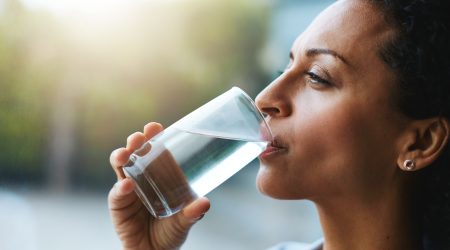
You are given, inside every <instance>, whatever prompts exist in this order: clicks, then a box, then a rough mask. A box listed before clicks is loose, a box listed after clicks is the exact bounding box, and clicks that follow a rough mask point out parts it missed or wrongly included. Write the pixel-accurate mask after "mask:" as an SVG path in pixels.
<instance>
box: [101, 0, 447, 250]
mask: <svg viewBox="0 0 450 250" xmlns="http://www.w3.org/2000/svg"><path fill="white" fill-rule="evenodd" d="M444 5H445V6H444ZM448 13H450V9H449V7H448V3H445V2H444V1H440V2H439V1H425V0H417V1H400V0H398V1H394V0H392V1H389V0H384V1H383V0H340V1H337V2H335V3H334V4H332V5H331V6H330V7H329V8H327V9H326V10H324V11H323V12H322V13H321V14H320V15H319V16H318V17H317V18H316V19H315V20H314V21H313V23H312V24H311V25H310V26H309V27H308V29H307V30H306V31H305V32H304V33H303V34H301V35H300V36H299V37H298V38H297V39H296V41H295V43H294V45H293V47H292V50H291V53H290V62H289V65H288V66H287V68H286V70H285V71H284V72H283V74H281V75H280V77H278V78H277V79H276V80H275V81H274V82H272V83H271V84H270V85H269V86H268V87H267V88H266V89H265V90H263V91H262V92H261V93H260V94H259V95H258V97H257V98H256V103H257V105H258V107H259V108H260V109H261V110H262V111H263V112H264V113H266V114H267V115H268V116H267V120H268V123H269V126H270V127H271V128H272V131H273V134H274V136H275V140H274V141H273V142H272V144H271V145H270V146H269V147H268V149H267V150H266V151H265V152H263V153H262V154H261V156H260V161H261V167H260V170H259V173H258V176H257V185H258V188H259V190H260V191H261V192H263V193H264V194H266V195H268V196H271V197H274V198H277V199H309V200H311V201H313V202H314V203H315V205H316V207H317V209H318V213H319V217H320V222H321V226H322V229H323V235H324V239H323V243H321V244H319V245H320V246H318V247H319V249H321V248H323V249H326V250H331V249H411V250H413V249H450V239H449V238H446V237H448V236H450V230H449V227H450V218H449V217H450V211H449V209H450V201H449V199H450V197H449V195H450V192H449V191H450V187H449V185H450V184H449V183H450V166H449V158H450V157H449V156H450V152H449V147H448V140H449V134H450V103H449V99H450V98H449V96H450V63H449V60H450V53H449V44H450V41H449V37H448V34H447V33H448V32H449V31H450V30H449V29H450V27H449V17H448ZM161 130H162V127H161V125H159V124H156V123H150V124H148V125H147V126H146V127H145V128H144V132H143V133H135V134H133V135H131V136H130V137H129V138H128V141H127V146H126V148H121V149H117V150H115V151H114V152H113V153H112V155H111V164H112V166H113V168H114V170H115V171H116V173H117V176H118V178H119V181H118V183H117V184H116V185H115V187H114V188H113V189H112V190H111V192H110V195H109V205H110V210H111V215H112V219H113V221H114V223H115V226H116V230H117V232H118V234H119V237H120V239H121V240H122V242H123V246H124V248H125V249H175V248H178V247H180V246H181V244H182V243H183V241H184V239H185V237H186V235H187V232H188V230H189V228H190V226H191V225H193V224H194V223H195V222H196V221H198V220H199V219H200V218H201V217H202V215H203V214H204V213H205V212H206V211H207V210H208V208H209V201H208V200H207V199H206V198H201V199H199V200H197V201H196V202H194V203H193V204H191V205H190V206H189V207H187V208H185V209H184V210H183V211H182V212H181V213H179V214H177V215H176V216H174V217H171V218H168V219H164V220H154V219H153V218H152V216H151V215H149V214H148V213H147V212H146V211H145V208H144V207H143V205H142V204H141V203H140V201H139V200H138V199H137V197H136V195H135V194H134V192H133V189H134V186H133V183H132V182H131V181H130V180H129V179H126V178H125V179H124V175H123V173H122V170H121V168H120V166H122V165H123V164H124V163H125V162H126V160H127V159H128V157H129V155H130V154H131V153H132V152H133V151H134V150H135V149H137V148H138V147H139V146H140V145H141V144H142V143H143V142H144V141H145V140H147V138H151V137H152V136H153V135H155V134H156V133H157V132H159V131H161ZM287 247H289V246H283V245H279V246H277V247H275V249H287ZM291 247H292V246H291Z"/></svg>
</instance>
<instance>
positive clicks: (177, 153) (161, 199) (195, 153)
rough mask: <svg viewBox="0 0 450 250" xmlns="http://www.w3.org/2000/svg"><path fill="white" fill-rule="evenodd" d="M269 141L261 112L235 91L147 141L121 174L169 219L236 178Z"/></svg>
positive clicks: (154, 210)
mask: <svg viewBox="0 0 450 250" xmlns="http://www.w3.org/2000/svg"><path fill="white" fill-rule="evenodd" d="M270 141H272V134H271V132H270V128H269V127H268V125H267V123H266V121H265V120H264V116H263V115H262V113H261V112H260V111H259V110H258V108H257V107H256V106H255V103H254V102H253V101H252V99H251V98H250V97H249V96H248V95H247V94H246V93H245V92H244V91H242V90H241V89H240V88H237V87H233V88H231V89H230V90H228V91H227V92H225V93H223V94H222V95H220V96H218V97H216V98H214V99H213V100H211V101H210V102H208V103H206V104H204V105H203V106H201V107H200V108H198V109H196V110H195V111H193V112H192V113H190V114H188V115H187V116H185V117H183V118H182V119H180V120H179V121H177V122H176V123H174V124H172V125H171V126H170V127H168V128H166V129H165V130H164V131H162V132H161V133H159V134H158V135H156V136H155V137H153V138H152V139H151V140H149V141H147V142H146V143H145V144H144V145H143V146H142V147H141V148H140V149H138V150H136V152H134V153H133V154H132V155H131V156H130V159H129V161H128V163H127V164H126V165H125V166H124V167H123V170H124V172H125V175H126V176H128V177H131V178H132V179H133V180H134V181H135V184H136V193H137V194H138V196H139V197H140V199H141V200H142V202H143V203H144V204H145V206H146V207H147V209H148V210H149V211H150V213H151V214H152V215H153V216H155V217H156V218H162V217H168V216H171V215H173V214H175V213H177V212H178V211H180V210H181V209H182V208H183V207H185V206H186V205H188V204H189V203H191V202H192V201H194V200H195V199H196V198H198V197H201V196H204V195H206V194H207V193H209V192H210V191H211V190H213V189H214V188H216V187H217V186H219V185H220V184H222V183H223V182H224V181H226V180H227V179H228V178H230V177H231V176H233V175H234V174H235V173H236V172H238V171H239V170H240V169H242V168H243V167H244V166H246V165H247V164H248V163H250V162H251V161H252V160H254V159H255V158H256V157H257V156H258V155H259V154H261V153H262V152H263V151H264V150H265V148H266V146H267V144H268V143H270Z"/></svg>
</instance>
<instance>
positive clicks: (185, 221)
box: [178, 197, 211, 228]
mask: <svg viewBox="0 0 450 250" xmlns="http://www.w3.org/2000/svg"><path fill="white" fill-rule="evenodd" d="M210 207H211V203H210V201H209V200H208V198H206V197H201V198H199V199H197V200H195V201H194V202H192V203H191V204H189V205H188V206H187V207H185V208H184V209H183V210H182V211H181V212H180V214H179V215H178V216H179V221H180V224H181V225H182V226H184V227H186V228H189V227H191V226H192V225H193V224H195V222H197V221H199V220H200V219H202V218H203V216H204V215H205V213H206V212H208V210H209V208H210Z"/></svg>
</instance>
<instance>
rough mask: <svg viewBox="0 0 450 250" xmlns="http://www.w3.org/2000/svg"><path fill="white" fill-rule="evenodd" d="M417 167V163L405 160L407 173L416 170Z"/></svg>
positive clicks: (404, 164)
mask: <svg viewBox="0 0 450 250" xmlns="http://www.w3.org/2000/svg"><path fill="white" fill-rule="evenodd" d="M415 167H416V162H415V161H414V160H405V162H403V168H405V170H407V171H411V170H414V168H415Z"/></svg>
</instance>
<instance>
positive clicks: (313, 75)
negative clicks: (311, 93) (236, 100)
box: [276, 70, 331, 85]
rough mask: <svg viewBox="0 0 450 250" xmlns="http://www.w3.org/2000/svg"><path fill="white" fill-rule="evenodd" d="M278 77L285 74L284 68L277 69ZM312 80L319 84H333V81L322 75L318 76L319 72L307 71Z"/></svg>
mask: <svg viewBox="0 0 450 250" xmlns="http://www.w3.org/2000/svg"><path fill="white" fill-rule="evenodd" d="M276 73H277V77H279V76H281V75H282V74H284V70H277V72H276ZM305 74H306V75H307V76H308V77H309V79H310V80H312V81H313V82H312V83H316V82H317V83H319V84H323V85H331V82H330V81H328V80H325V79H323V78H322V77H320V76H318V75H317V74H315V73H313V72H311V71H308V72H306V73H305Z"/></svg>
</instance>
